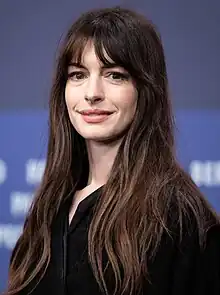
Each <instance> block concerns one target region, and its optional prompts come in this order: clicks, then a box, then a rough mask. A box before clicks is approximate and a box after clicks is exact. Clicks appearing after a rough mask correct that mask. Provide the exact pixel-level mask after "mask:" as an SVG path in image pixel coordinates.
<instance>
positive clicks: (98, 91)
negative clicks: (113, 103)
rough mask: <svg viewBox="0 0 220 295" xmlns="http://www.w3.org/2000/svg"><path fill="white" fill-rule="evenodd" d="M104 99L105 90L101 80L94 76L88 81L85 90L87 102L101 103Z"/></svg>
mask: <svg viewBox="0 0 220 295" xmlns="http://www.w3.org/2000/svg"><path fill="white" fill-rule="evenodd" d="M103 99H104V90H103V85H102V80H101V78H99V77H97V76H95V77H94V76H93V77H91V76H90V78H89V79H88V80H87V83H86V89H85V100H86V101H89V102H92V103H94V102H99V101H102V100H103Z"/></svg>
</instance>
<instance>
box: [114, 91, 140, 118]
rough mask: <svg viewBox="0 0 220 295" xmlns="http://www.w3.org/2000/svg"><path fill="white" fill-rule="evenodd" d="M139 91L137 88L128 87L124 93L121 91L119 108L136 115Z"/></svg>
mask: <svg viewBox="0 0 220 295" xmlns="http://www.w3.org/2000/svg"><path fill="white" fill-rule="evenodd" d="M137 97H138V95H137V91H136V89H133V88H132V89H127V90H126V91H124V92H123V93H121V96H120V101H119V105H118V106H119V108H120V109H121V110H122V112H124V113H126V114H128V115H134V113H135V111H136V107H137Z"/></svg>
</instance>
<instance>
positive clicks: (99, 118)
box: [81, 113, 112, 123]
mask: <svg viewBox="0 0 220 295" xmlns="http://www.w3.org/2000/svg"><path fill="white" fill-rule="evenodd" d="M111 115H112V113H111V114H100V115H98V114H89V115H84V114H81V116H82V118H83V120H84V121H85V122H86V123H101V122H104V121H105V120H107V119H108V118H109V116H111Z"/></svg>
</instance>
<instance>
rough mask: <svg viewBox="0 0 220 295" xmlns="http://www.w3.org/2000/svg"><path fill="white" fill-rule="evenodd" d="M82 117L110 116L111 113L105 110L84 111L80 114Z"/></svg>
mask: <svg viewBox="0 0 220 295" xmlns="http://www.w3.org/2000/svg"><path fill="white" fill-rule="evenodd" d="M80 114H81V115H84V116H94V115H96V116H97V115H110V114H112V112H110V111H106V110H85V111H81V112H80Z"/></svg>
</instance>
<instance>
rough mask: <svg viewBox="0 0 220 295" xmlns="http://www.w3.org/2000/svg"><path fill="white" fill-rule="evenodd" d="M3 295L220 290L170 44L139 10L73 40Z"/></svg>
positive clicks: (116, 15) (64, 52) (214, 241)
mask: <svg viewBox="0 0 220 295" xmlns="http://www.w3.org/2000/svg"><path fill="white" fill-rule="evenodd" d="M6 294H7V295H9V294H33V295H37V294H59V295H60V294H75V295H77V294H81V295H87V294H89V295H92V294H96V295H97V294H130V295H131V294H135V295H136V294H148V295H158V294H159V295H162V294H163V295H166V294H167V295H168V294H169V295H181V294H184V295H185V294H187V295H189V294H193V295H195V294H200V295H203V294H212V295H217V294H218V295H219V294H220V225H219V220H218V218H217V215H216V214H215V213H214V212H213V210H212V209H211V208H210V206H209V205H208V204H207V202H206V201H205V199H204V198H203V196H202V195H201V193H200V192H199V190H198V189H197V187H196V186H195V185H194V183H193V181H192V180H191V179H190V177H189V176H188V175H187V174H186V173H185V172H184V171H183V170H182V169H181V168H180V166H179V165H178V163H177V161H176V159H175V152H174V139H173V120H172V112H171V106H170V100H169V95H168V81H167V72H166V65H165V59H164V53H163V48H162V44H161V40H160V37H159V35H158V33H157V32H156V30H155V28H154V26H153V25H152V24H151V23H150V22H149V21H148V20H146V19H145V18H144V17H143V16H141V15H139V14H137V13H135V12H132V11H130V10H126V9H122V8H119V7H116V8H109V9H100V10H93V11H90V12H88V13H85V14H83V15H82V16H81V17H80V18H79V19H78V20H77V21H76V22H75V23H74V24H73V25H72V27H71V28H70V30H69V31H68V33H67V36H66V38H65V40H64V44H63V47H62V49H61V52H60V55H59V58H58V63H57V69H56V76H55V79H54V84H53V87H52V92H51V99H50V129H49V144H48V153H47V164H46V169H45V173H44V176H43V180H42V184H41V187H40V189H39V191H38V193H37V195H36V198H35V200H34V202H33V205H32V207H31V210H30V212H29V215H28V216H27V219H26V222H25V225H24V230H23V233H22V235H21V237H20V238H19V240H18V242H17V244H16V246H15V249H14V251H13V253H12V258H11V263H10V269H9V282H8V290H7V292H6Z"/></svg>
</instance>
